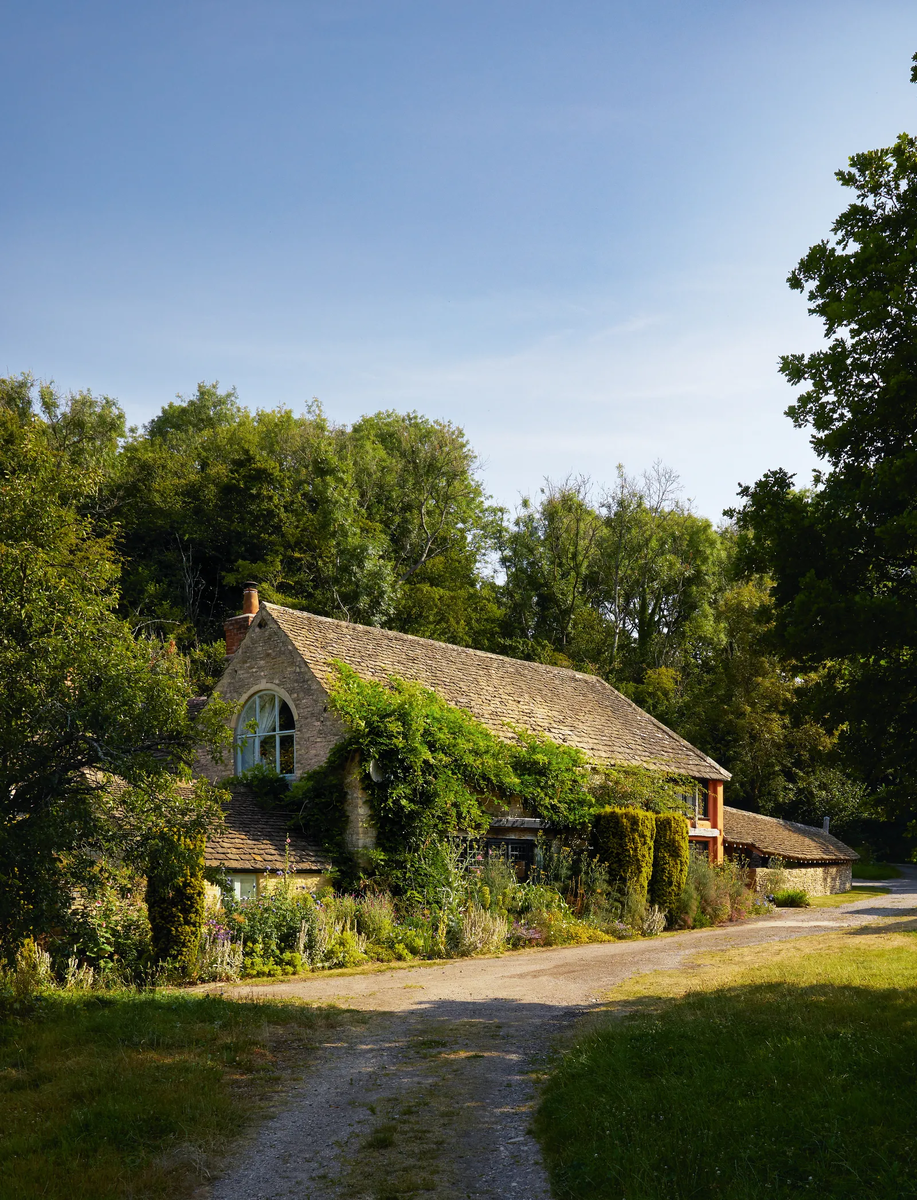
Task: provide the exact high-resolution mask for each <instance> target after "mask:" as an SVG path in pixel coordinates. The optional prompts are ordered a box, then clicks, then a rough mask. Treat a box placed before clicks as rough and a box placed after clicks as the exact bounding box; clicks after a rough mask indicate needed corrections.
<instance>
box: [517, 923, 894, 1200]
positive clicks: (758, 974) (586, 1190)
mask: <svg viewBox="0 0 917 1200" xmlns="http://www.w3.org/2000/svg"><path fill="white" fill-rule="evenodd" d="M688 988H690V989H691V990H687V989H688ZM679 993H680V994H679ZM613 999H617V1002H618V1006H624V1007H625V1009H627V1010H628V1011H627V1015H624V1016H620V1015H616V1016H610V1017H604V1018H603V1019H602V1020H601V1022H600V1024H599V1025H598V1027H597V1028H595V1029H594V1030H593V1031H592V1032H591V1033H589V1034H587V1035H585V1036H584V1037H583V1038H582V1039H581V1040H580V1041H578V1042H577V1043H575V1044H574V1045H573V1047H572V1049H570V1050H569V1051H568V1052H567V1053H566V1054H565V1055H564V1057H563V1058H562V1060H561V1061H560V1062H559V1065H558V1066H557V1069H556V1070H555V1072H554V1073H553V1075H551V1077H550V1078H549V1079H548V1081H547V1083H546V1085H545V1090H544V1093H543V1098H542V1101H541V1104H540V1107H539V1109H538V1112H537V1114H536V1119H535V1126H536V1131H537V1133H538V1136H539V1138H540V1140H541V1144H542V1147H543V1150H544V1154H545V1159H546V1162H547V1165H548V1169H549V1172H550V1176H551V1182H552V1186H553V1189H554V1192H555V1195H556V1196H557V1197H558V1198H560V1200H622V1198H626V1200H688V1198H691V1200H707V1198H708V1197H723V1198H727V1200H761V1198H762V1197H768V1198H769V1200H790V1198H792V1200H798V1198H799V1197H804V1196H812V1197H819V1198H820V1200H829V1198H830V1200H847V1198H849V1200H861V1198H862V1197H869V1200H903V1198H905V1197H915V1196H917V1122H915V1119H914V1112H915V1106H917V936H915V935H914V934H913V933H894V932H888V933H880V934H876V933H874V932H872V931H868V930H867V931H863V930H856V931H851V932H849V933H845V934H831V935H826V936H822V937H818V938H813V939H806V940H805V941H799V942H789V943H775V944H771V945H768V946H765V947H754V948H749V949H748V950H743V951H737V952H732V953H731V954H728V955H716V956H713V957H712V959H711V963H710V964H708V966H707V967H706V968H704V967H700V968H698V969H695V971H693V972H689V971H686V970H684V969H682V970H680V971H677V972H666V973H665V974H664V975H654V976H647V977H644V979H643V980H640V981H636V982H632V983H631V984H630V985H628V988H627V990H626V991H625V990H623V989H622V990H619V991H618V992H616V993H614V996H613Z"/></svg>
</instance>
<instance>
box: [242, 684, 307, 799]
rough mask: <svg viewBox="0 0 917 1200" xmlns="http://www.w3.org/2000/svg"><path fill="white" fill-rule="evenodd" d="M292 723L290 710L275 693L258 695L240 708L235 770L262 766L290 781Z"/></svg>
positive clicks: (293, 730) (259, 693)
mask: <svg viewBox="0 0 917 1200" xmlns="http://www.w3.org/2000/svg"><path fill="white" fill-rule="evenodd" d="M295 737H296V722H295V720H294V719H293V710H292V709H291V708H290V706H289V704H287V702H286V700H284V699H282V697H280V696H278V695H277V693H276V692H258V694H257V695H256V696H252V698H251V699H250V700H249V701H248V703H247V704H246V705H245V707H244V708H243V709H242V715H241V717H240V718H239V724H238V726H237V728H236V770H237V771H239V772H240V773H241V772H242V771H246V770H248V768H249V767H253V766H254V765H255V763H263V765H264V766H266V767H272V768H273V769H274V770H275V771H276V772H277V773H278V775H285V776H286V777H287V778H288V779H292V777H293V772H294V763H295V746H294V740H295Z"/></svg>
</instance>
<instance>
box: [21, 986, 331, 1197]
mask: <svg viewBox="0 0 917 1200" xmlns="http://www.w3.org/2000/svg"><path fill="white" fill-rule="evenodd" d="M343 1018H344V1013H343V1011H342V1010H334V1009H318V1008H311V1007H307V1006H305V1005H296V1004H279V1003H261V1002H258V1003H248V1004H246V1003H239V1002H236V1001H230V1000H223V999H220V998H218V997H214V996H184V995H180V994H174V993H155V994H137V993H129V992H124V993H67V992H59V993H52V994H49V995H48V996H46V997H43V998H41V999H40V1000H39V1001H38V1003H37V1006H36V1008H35V1010H34V1011H33V1012H32V1013H31V1014H30V1015H29V1016H28V1017H17V1018H12V1019H9V1020H5V1021H3V1022H2V1023H0V1198H2V1200H14V1198H15V1200H33V1197H34V1198H37V1197H42V1200H58V1198H60V1200H109V1198H110V1200H124V1198H125V1197H131V1198H136V1200H140V1198H141V1197H143V1198H146V1197H150V1198H152V1197H156V1198H157V1200H160V1198H161V1200H168V1198H171V1197H177V1196H188V1195H189V1194H190V1192H191V1190H192V1189H193V1188H194V1186H196V1185H197V1184H200V1183H201V1182H202V1181H203V1180H205V1179H206V1178H207V1177H208V1164H209V1163H210V1160H211V1159H212V1157H213V1156H214V1155H215V1154H218V1153H219V1152H220V1151H222V1150H224V1149H225V1147H226V1146H227V1144H228V1142H229V1140H230V1139H231V1138H233V1137H235V1136H237V1135H238V1134H239V1133H240V1132H242V1130H243V1129H244V1128H245V1126H246V1125H247V1124H248V1123H249V1121H250V1120H251V1117H252V1115H253V1109H255V1110H257V1106H258V1102H259V1100H261V1099H262V1098H263V1097H264V1096H265V1094H266V1093H267V1092H268V1091H269V1090H270V1089H271V1088H272V1087H273V1086H275V1085H276V1082H277V1081H278V1079H279V1078H281V1077H282V1075H284V1074H285V1073H286V1071H287V1069H288V1067H289V1066H290V1065H292V1062H293V1061H294V1059H295V1060H296V1061H301V1058H302V1053H303V1051H304V1050H307V1049H308V1048H309V1047H310V1046H311V1045H312V1044H313V1042H314V1040H315V1039H316V1037H317V1036H318V1035H319V1033H320V1032H321V1030H322V1029H327V1028H328V1027H329V1025H330V1024H332V1023H334V1022H338V1021H340V1020H342V1019H343Z"/></svg>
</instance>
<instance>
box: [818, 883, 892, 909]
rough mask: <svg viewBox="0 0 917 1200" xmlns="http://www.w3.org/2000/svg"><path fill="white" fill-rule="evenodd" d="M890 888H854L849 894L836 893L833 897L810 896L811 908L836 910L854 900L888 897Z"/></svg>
mask: <svg viewBox="0 0 917 1200" xmlns="http://www.w3.org/2000/svg"><path fill="white" fill-rule="evenodd" d="M889 891H890V889H889V888H883V887H854V888H851V890H850V891H849V892H835V894H834V895H833V896H810V897H809V907H810V908H836V907H837V906H838V905H839V904H850V902H851V901H852V900H868V899H869V898H870V897H871V896H887V895H888V894H889Z"/></svg>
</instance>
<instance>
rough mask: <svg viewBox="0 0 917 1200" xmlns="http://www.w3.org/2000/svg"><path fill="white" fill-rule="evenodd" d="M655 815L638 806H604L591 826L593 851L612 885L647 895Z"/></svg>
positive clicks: (650, 872)
mask: <svg viewBox="0 0 917 1200" xmlns="http://www.w3.org/2000/svg"><path fill="white" fill-rule="evenodd" d="M655 835H656V818H655V814H654V813H651V812H646V811H645V810H644V809H640V808H603V809H602V810H601V811H600V812H598V813H597V814H596V816H595V820H594V821H593V825H592V844H593V848H594V849H595V853H596V854H597V856H598V857H599V858H600V859H601V861H602V862H604V863H606V864H607V866H608V876H609V880H610V881H611V883H612V885H613V886H614V887H618V888H621V889H622V890H627V891H632V892H635V893H636V894H637V895H638V896H639V897H640V899H641V900H645V899H646V898H647V890H648V888H649V882H650V878H651V876H652V874H653V842H654V840H655Z"/></svg>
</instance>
